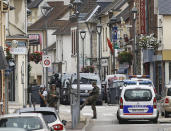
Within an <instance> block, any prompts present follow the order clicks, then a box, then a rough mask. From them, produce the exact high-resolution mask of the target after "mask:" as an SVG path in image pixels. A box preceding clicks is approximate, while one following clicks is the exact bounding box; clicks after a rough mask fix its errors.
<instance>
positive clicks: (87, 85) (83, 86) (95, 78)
mask: <svg viewBox="0 0 171 131" xmlns="http://www.w3.org/2000/svg"><path fill="white" fill-rule="evenodd" d="M92 82H96V84H97V86H98V87H99V99H98V102H97V103H98V104H100V105H102V93H101V81H100V77H99V75H98V74H96V73H80V102H81V103H82V102H84V101H85V100H86V99H87V97H88V96H89V92H90V91H91V90H92V89H93V86H92ZM72 88H73V89H77V74H73V75H72Z"/></svg>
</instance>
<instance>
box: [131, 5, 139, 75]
mask: <svg viewBox="0 0 171 131" xmlns="http://www.w3.org/2000/svg"><path fill="white" fill-rule="evenodd" d="M132 14H133V33H134V34H133V36H134V37H133V38H134V42H133V45H132V52H133V57H134V58H133V75H137V68H136V67H137V66H138V65H137V56H136V55H137V53H136V15H137V8H136V5H135V2H134V7H133V8H132Z"/></svg>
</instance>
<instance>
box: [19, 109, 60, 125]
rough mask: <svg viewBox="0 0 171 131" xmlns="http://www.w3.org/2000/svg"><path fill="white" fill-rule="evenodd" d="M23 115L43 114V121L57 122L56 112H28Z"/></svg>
mask: <svg viewBox="0 0 171 131" xmlns="http://www.w3.org/2000/svg"><path fill="white" fill-rule="evenodd" d="M22 113H41V114H42V115H43V119H44V120H45V122H46V123H47V124H48V123H52V122H54V121H56V120H57V117H56V114H55V113H54V112H48V111H27V112H22Z"/></svg>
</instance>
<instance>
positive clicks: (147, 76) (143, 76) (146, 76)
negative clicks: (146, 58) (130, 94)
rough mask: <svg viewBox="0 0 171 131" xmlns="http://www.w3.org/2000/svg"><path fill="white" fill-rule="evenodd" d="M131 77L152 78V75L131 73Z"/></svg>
mask: <svg viewBox="0 0 171 131" xmlns="http://www.w3.org/2000/svg"><path fill="white" fill-rule="evenodd" d="M129 78H150V75H129Z"/></svg>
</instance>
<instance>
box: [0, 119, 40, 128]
mask: <svg viewBox="0 0 171 131" xmlns="http://www.w3.org/2000/svg"><path fill="white" fill-rule="evenodd" d="M0 127H15V128H24V129H27V130H40V129H42V128H43V124H42V122H41V120H40V119H39V118H38V117H9V118H2V119H0Z"/></svg>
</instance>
